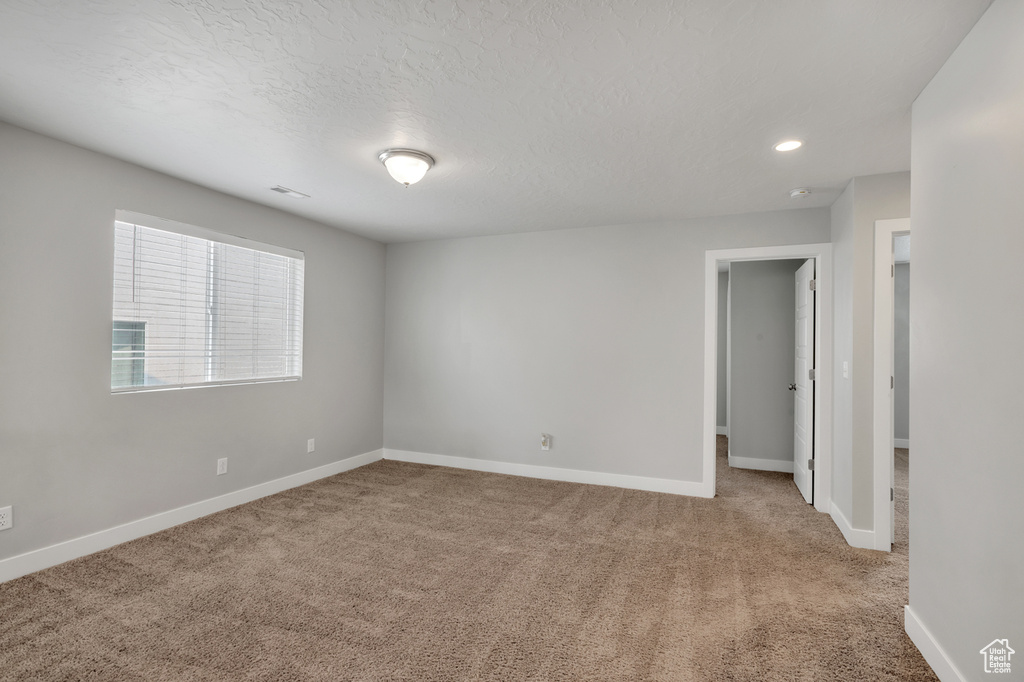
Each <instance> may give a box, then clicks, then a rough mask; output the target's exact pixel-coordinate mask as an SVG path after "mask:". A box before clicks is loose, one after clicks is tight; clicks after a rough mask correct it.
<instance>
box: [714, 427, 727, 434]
mask: <svg viewBox="0 0 1024 682" xmlns="http://www.w3.org/2000/svg"><path fill="white" fill-rule="evenodd" d="M715 433H716V434H718V435H719V436H728V435H729V427H728V426H716V427H715Z"/></svg>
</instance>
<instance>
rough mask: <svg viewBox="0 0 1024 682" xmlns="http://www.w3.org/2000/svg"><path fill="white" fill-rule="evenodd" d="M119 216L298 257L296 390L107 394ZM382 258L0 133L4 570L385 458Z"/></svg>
mask: <svg viewBox="0 0 1024 682" xmlns="http://www.w3.org/2000/svg"><path fill="white" fill-rule="evenodd" d="M267 184H268V186H270V185H271V184H273V183H272V182H270V181H268V183H267ZM117 208H123V209H129V210H134V211H138V212H141V213H146V214H150V215H156V216H160V217H164V218H170V219H173V220H177V221H181V222H185V223H191V224H196V225H201V226H204V227H208V228H210V229H213V230H219V231H223V232H229V233H232V234H237V235H240V236H244V237H249V238H252V239H256V240H259V241H263V242H268V243H273V244H279V245H281V246H286V247H289V248H292V249H298V250H301V251H304V252H305V254H306V266H305V271H306V280H305V343H304V363H303V379H302V380H301V381H297V382H287V383H272V384H260V385H247V386H229V387H221V388H201V389H192V390H177V391H162V392H154V393H135V394H127V395H111V394H110V342H111V326H110V325H111V303H112V300H113V299H112V291H113V289H112V287H113V236H114V230H113V221H114V210H115V209H117ZM384 251H385V249H384V247H383V245H381V244H378V243H376V242H372V241H369V240H366V239H363V238H360V237H355V236H352V235H349V234H346V233H344V232H341V231H340V230H337V229H334V228H331V227H326V226H324V225H320V224H317V223H314V222H311V221H308V220H304V219H300V218H296V217H294V216H290V215H288V214H285V213H281V212H279V211H276V210H273V209H271V208H267V207H263V206H257V205H255V204H252V203H248V202H245V201H241V200H239V199H234V198H231V197H228V196H226V195H223V194H219V193H217V192H214V191H211V190H207V189H203V188H200V187H197V186H195V185H191V184H189V183H186V182H182V181H180V180H176V179H173V178H170V177H167V176H165V175H161V174H159V173H155V172H152V171H148V170H144V169H142V168H140V167H138V166H134V165H131V164H129V163H125V162H122V161H116V160H114V159H111V158H109V157H106V156H103V155H100V154H96V153H93V152H89V151H86V150H83V149H81V148H78V147H74V146H71V145H68V144H64V143H62V142H58V141H56V140H53V139H50V138H46V137H43V136H40V135H36V134H34V133H30V132H27V131H25V130H22V129H19V128H15V127H12V126H9V125H6V124H2V123H0V291H2V292H3V295H2V296H0V320H2V323H0V505H5V504H13V505H14V518H15V526H14V528H13V529H11V530H8V531H4V532H3V534H2V535H0V558H7V557H10V556H14V555H17V554H20V553H23V552H26V551H29V550H32V549H37V548H41V547H44V546H47V545H50V544H53V543H56V542H60V541H63V540H68V539H71V538H75V537H79V536H82V535H85V534H88V533H92V532H95V531H99V530H102V529H106V528H110V527H112V526H115V525H118V524H122V523H125V522H129V521H133V520H136V519H139V518H142V517H145V516H148V515H151V514H155V513H158V512H162V511H166V510H170V509H172V508H175V507H179V506H182V505H186V504H189V503H192V502H197V501H200V500H203V499H207V498H211V497H215V496H217V495H221V494H224V493H227V492H230V491H234V490H238V489H241V488H245V487H248V486H252V485H255V484H257V483H261V482H265V481H268V480H273V479H276V478H280V477H282V476H285V475H288V474H291V473H295V472H298V471H301V470H305V469H309V468H312V467H316V466H320V465H323V464H326V463H329V462H332V461H336V460H341V459H345V458H348V457H352V456H353V455H358V454H361V453H364V452H369V451H373V450H376V449H378V448H380V447H381V445H382V430H383V429H382V420H383V416H382V388H381V386H382V374H383V310H384V298H383V294H384ZM307 438H316V452H315V453H313V454H310V455H307V454H306V439H307ZM219 457H228V458H229V473H228V474H227V475H225V476H215V470H216V459H217V458H219Z"/></svg>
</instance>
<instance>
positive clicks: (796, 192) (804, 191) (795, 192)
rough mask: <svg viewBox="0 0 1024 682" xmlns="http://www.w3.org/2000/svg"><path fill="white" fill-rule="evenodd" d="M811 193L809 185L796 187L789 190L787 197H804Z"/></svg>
mask: <svg viewBox="0 0 1024 682" xmlns="http://www.w3.org/2000/svg"><path fill="white" fill-rule="evenodd" d="M810 193H811V188H810V187H797V188H796V189H791V190H789V198H790V199H796V198H798V197H805V196H807V195H808V194H810Z"/></svg>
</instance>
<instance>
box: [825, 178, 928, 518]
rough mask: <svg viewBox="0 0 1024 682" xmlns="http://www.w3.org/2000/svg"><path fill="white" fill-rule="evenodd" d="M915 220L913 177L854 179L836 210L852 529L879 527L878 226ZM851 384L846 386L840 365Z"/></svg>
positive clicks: (839, 418)
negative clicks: (875, 393) (875, 447)
mask: <svg viewBox="0 0 1024 682" xmlns="http://www.w3.org/2000/svg"><path fill="white" fill-rule="evenodd" d="M909 215H910V173H887V174H884V175H866V176H861V177H857V178H854V179H853V180H851V181H850V183H849V185H847V187H846V189H845V190H844V191H843V194H842V195H841V196H840V197H839V199H837V200H836V202H835V203H834V204H833V205H832V240H831V241H832V249H833V250H832V258H833V264H834V268H835V269H834V273H835V280H834V285H835V291H834V297H833V314H834V317H833V331H834V336H833V342H834V344H835V345H834V350H835V366H834V370H833V371H834V379H835V382H834V386H835V389H834V394H833V415H834V419H833V424H832V428H833V431H832V438H833V442H832V466H833V472H832V501H833V502H834V503H835V505H836V506H837V507H838V508H839V510H840V511H841V512H842V513H843V515H844V516H846V519H847V520H848V521H849V522H850V523H851V524H852V525H853V527H854V528H862V529H868V530H870V529H872V527H873V525H874V508H873V504H874V502H873V500H874V491H873V486H872V484H873V475H874V455H873V452H872V433H873V430H874V424H873V412H872V409H873V408H872V401H873V397H872V388H871V386H872V380H873V379H872V369H873V365H872V363H873V361H874V357H873V356H874V348H873V343H874V339H873V336H872V333H873V329H874V305H875V302H874V279H873V278H874V271H875V265H874V263H875V252H874V245H875V221H876V220H885V219H889V218H906V217H908V216H909ZM844 361H845V362H847V363H849V377H848V378H846V379H844V378H843V374H842V372H843V362H844Z"/></svg>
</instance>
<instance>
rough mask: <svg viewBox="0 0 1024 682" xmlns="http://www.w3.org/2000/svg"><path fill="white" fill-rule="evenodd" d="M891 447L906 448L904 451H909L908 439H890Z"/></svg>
mask: <svg viewBox="0 0 1024 682" xmlns="http://www.w3.org/2000/svg"><path fill="white" fill-rule="evenodd" d="M892 446H893V447H894V448H906V449H908V450H909V449H910V439H909V438H893V439H892Z"/></svg>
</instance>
